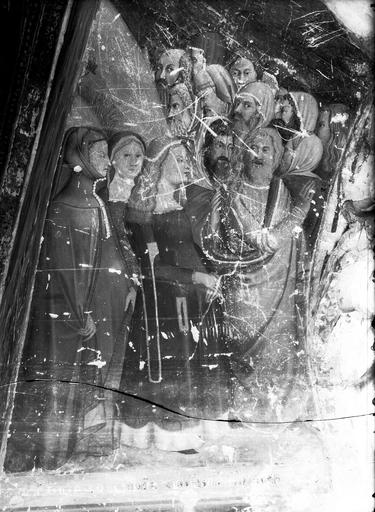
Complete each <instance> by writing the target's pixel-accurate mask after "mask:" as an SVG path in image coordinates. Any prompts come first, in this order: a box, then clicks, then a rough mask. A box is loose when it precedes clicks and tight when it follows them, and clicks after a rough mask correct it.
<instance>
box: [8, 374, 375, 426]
mask: <svg viewBox="0 0 375 512" xmlns="http://www.w3.org/2000/svg"><path fill="white" fill-rule="evenodd" d="M32 382H54V383H56V382H60V383H62V384H74V385H84V386H91V387H94V388H97V389H101V390H104V391H113V392H115V393H119V394H120V395H123V396H127V397H129V398H135V399H136V400H140V401H141V402H145V403H147V404H150V405H153V406H155V407H158V408H159V409H163V410H164V411H167V412H170V413H172V414H177V415H178V416H181V417H183V418H187V419H192V420H200V421H215V422H219V423H238V424H244V425H245V424H251V425H253V424H260V425H286V424H293V423H313V422H324V421H337V420H347V419H352V418H363V417H365V416H375V413H371V412H368V413H364V414H353V415H349V416H337V417H333V418H305V419H296V420H289V421H256V420H242V419H239V418H229V419H224V418H215V419H213V418H205V417H203V416H194V415H191V414H186V413H183V412H180V411H176V410H174V409H171V408H170V407H167V406H166V405H163V404H159V403H157V402H154V401H153V400H149V399H148V398H144V397H142V396H138V395H135V394H133V393H129V392H127V391H122V390H121V389H116V388H111V387H107V386H102V385H100V384H93V383H92V382H80V381H72V380H64V379H36V378H34V379H24V380H17V381H15V382H12V383H11V384H24V383H32Z"/></svg>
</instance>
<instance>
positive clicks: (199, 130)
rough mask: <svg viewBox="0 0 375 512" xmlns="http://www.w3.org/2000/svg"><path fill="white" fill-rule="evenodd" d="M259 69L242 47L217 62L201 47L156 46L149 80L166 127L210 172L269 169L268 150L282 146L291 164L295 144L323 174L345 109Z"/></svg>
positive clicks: (331, 166) (345, 122) (344, 128)
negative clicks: (157, 50)
mask: <svg viewBox="0 0 375 512" xmlns="http://www.w3.org/2000/svg"><path fill="white" fill-rule="evenodd" d="M259 75H260V74H259V73H257V71H256V69H255V66H254V64H253V62H252V61H251V60H250V59H249V58H248V57H247V56H246V55H236V56H235V58H234V59H233V60H232V61H231V62H230V63H229V64H228V65H227V66H224V65H223V64H216V63H210V64H208V63H207V62H206V56H205V51H204V49H203V48H198V47H194V46H190V47H188V48H187V49H186V50H184V49H168V50H165V51H163V52H162V53H161V54H160V55H159V57H158V59H157V62H156V71H155V81H156V85H157V88H158V90H159V94H160V97H161V100H162V102H164V105H165V108H166V116H167V121H168V125H169V130H170V135H171V136H175V137H186V138H190V139H191V140H193V141H194V145H195V148H196V149H197V148H198V152H197V151H195V156H197V161H198V165H199V162H200V161H201V162H203V163H204V166H203V167H204V171H205V172H206V174H208V175H209V177H210V178H211V179H212V178H213V177H214V174H215V176H216V177H219V176H223V174H224V175H225V174H226V171H229V170H230V171H231V172H232V173H234V174H237V175H238V174H239V173H241V171H245V172H246V170H247V171H248V172H250V167H252V169H253V171H254V170H256V173H257V174H259V171H260V169H261V168H262V167H263V170H264V172H268V171H269V170H270V169H271V170H272V171H274V170H275V168H276V167H279V166H280V163H281V160H280V162H278V165H275V162H270V156H269V155H270V154H271V153H272V154H273V149H274V148H275V147H277V148H279V147H281V146H282V147H284V148H285V151H284V153H286V157H285V158H286V160H287V162H284V164H283V167H284V168H288V169H289V171H290V169H291V167H290V166H291V165H292V162H290V161H289V162H288V160H290V159H291V158H293V157H295V152H296V151H297V152H298V151H299V152H302V153H303V155H302V160H303V161H304V163H305V164H306V163H307V165H306V168H307V169H308V172H312V171H316V172H317V174H318V175H321V176H320V177H321V178H322V179H323V180H328V181H329V179H330V177H331V176H332V174H333V173H334V170H335V166H336V164H337V162H338V160H339V158H340V156H341V154H342V151H343V148H344V145H345V141H346V138H347V134H348V128H349V121H350V112H349V109H348V108H347V107H346V106H345V105H342V104H337V103H335V104H331V105H328V106H322V105H320V106H319V105H318V102H317V100H316V99H315V97H314V96H313V94H311V93H308V92H304V91H297V90H296V91H292V90H287V89H286V88H284V87H282V85H279V83H278V80H277V78H276V76H275V75H274V74H271V73H269V72H267V71H263V72H262V73H261V76H259ZM202 137H203V139H204V140H202ZM307 141H308V142H307ZM220 148H221V149H220ZM298 148H299V149H298ZM202 150H203V151H204V152H205V155H203V157H202V158H200V156H201V155H200V152H201V151H202ZM276 153H277V154H279V153H280V151H276ZM273 156H275V155H273ZM297 156H298V155H297ZM322 156H323V158H322ZM305 157H306V158H305ZM215 158H216V161H215ZM306 159H307V160H308V162H306ZM299 160H300V159H299V158H297V161H299ZM228 162H229V164H228ZM320 162H321V164H320ZM271 163H272V165H271ZM249 164H251V165H250V167H249ZM215 167H216V171H215ZM318 167H319V168H318Z"/></svg>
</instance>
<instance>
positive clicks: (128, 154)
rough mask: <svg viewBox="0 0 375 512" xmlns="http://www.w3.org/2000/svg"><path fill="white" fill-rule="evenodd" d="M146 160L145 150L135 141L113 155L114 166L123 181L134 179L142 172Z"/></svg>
mask: <svg viewBox="0 0 375 512" xmlns="http://www.w3.org/2000/svg"><path fill="white" fill-rule="evenodd" d="M143 160H144V153H143V148H142V146H141V144H140V143H138V142H136V141H135V140H132V141H130V142H129V143H128V144H126V145H125V146H123V147H121V148H120V149H119V150H118V151H116V153H115V154H114V155H113V158H112V164H113V166H114V168H115V170H116V173H118V175H119V176H120V177H121V178H123V179H134V178H135V177H136V176H138V174H139V173H140V172H141V169H142V164H143Z"/></svg>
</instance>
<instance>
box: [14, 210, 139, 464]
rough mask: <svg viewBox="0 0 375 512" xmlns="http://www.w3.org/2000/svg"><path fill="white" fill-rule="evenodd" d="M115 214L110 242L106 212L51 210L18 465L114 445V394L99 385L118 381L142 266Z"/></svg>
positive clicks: (18, 427) (19, 415) (20, 405)
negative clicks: (130, 303)
mask: <svg viewBox="0 0 375 512" xmlns="http://www.w3.org/2000/svg"><path fill="white" fill-rule="evenodd" d="M111 210H112V211H108V210H107V213H108V216H109V219H110V221H112V222H110V224H112V229H111V236H109V238H106V230H105V229H104V219H103V213H102V211H101V209H100V208H99V207H86V208H85V207H77V206H72V205H70V204H68V203H63V202H59V201H54V202H52V204H51V206H50V208H49V212H48V214H47V219H46V223H45V229H44V234H43V245H42V249H41V256H40V260H39V265H38V269H37V275H36V283H35V291H34V295H33V300H32V306H31V314H30V323H29V327H28V331H27V336H26V342H25V349H24V353H23V357H22V364H21V372H20V377H19V379H20V381H21V383H20V384H19V386H18V388H17V391H18V393H17V398H16V402H15V412H14V420H13V429H14V430H13V436H14V438H15V444H17V448H19V449H21V450H22V451H23V453H22V454H21V456H22V457H24V461H23V463H22V464H24V467H23V468H22V465H21V469H30V466H31V467H33V465H34V464H36V465H37V466H42V467H44V468H46V469H54V468H56V467H58V466H59V465H61V464H63V463H64V462H65V461H66V460H67V459H68V458H69V456H71V455H72V454H74V455H79V454H81V456H83V457H84V458H85V457H87V456H90V455H101V454H107V453H108V452H109V451H110V450H112V449H113V447H114V445H113V443H114V439H113V437H112V434H113V419H114V399H113V394H112V393H111V392H110V391H104V390H102V389H100V387H96V386H113V385H114V384H115V383H116V382H118V383H119V380H120V375H121V371H122V366H123V360H121V359H118V354H119V353H121V351H122V352H124V350H123V349H124V345H125V343H126V339H127V334H128V331H129V326H130V320H131V313H132V312H131V310H129V309H128V310H127V311H125V301H126V297H127V295H128V292H129V288H130V286H134V283H133V282H132V281H131V277H134V275H135V274H137V268H138V267H137V262H136V259H135V257H134V254H133V253H132V252H131V249H130V247H129V245H128V243H127V240H126V237H125V236H121V233H118V231H116V230H115V229H114V225H113V221H115V223H117V225H118V226H119V225H121V212H120V213H119V211H118V207H113V205H112V206H111ZM123 231H124V229H123ZM25 379H27V380H29V381H33V380H34V379H37V381H36V382H31V383H26V384H22V381H24V380H25ZM38 379H41V380H42V381H41V382H39V381H38ZM117 385H118V384H117ZM22 424H24V425H26V426H27V430H28V432H24V433H23V432H22V428H23V427H22ZM10 441H12V439H10ZM10 453H11V455H12V457H14V456H15V453H14V451H12V450H10ZM8 462H9V461H8ZM14 463H15V464H16V462H14ZM11 464H12V461H11ZM25 466H27V467H25ZM19 469H20V468H18V470H19Z"/></svg>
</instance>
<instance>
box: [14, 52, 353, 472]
mask: <svg viewBox="0 0 375 512" xmlns="http://www.w3.org/2000/svg"><path fill="white" fill-rule="evenodd" d="M155 84H156V87H157V89H158V91H159V94H160V99H161V100H160V101H161V103H162V104H163V105H164V108H165V113H166V119H167V124H168V130H167V133H164V134H161V135H160V137H158V138H156V139H154V140H151V141H145V140H144V139H143V137H142V136H141V135H140V134H139V133H138V132H137V131H136V130H135V131H121V132H112V133H108V131H103V130H101V129H100V128H94V127H84V126H80V127H73V128H70V129H69V130H68V132H67V133H66V136H65V141H64V144H63V148H62V152H61V158H60V164H59V167H58V169H57V172H56V178H55V182H54V186H53V192H52V196H51V200H50V205H49V210H48V213H47V218H46V222H45V228H44V235H43V242H42V246H41V255H40V260H39V265H38V269H37V274H36V282H35V290H34V295H33V300H32V305H31V313H30V322H29V327H28V332H27V335H26V341H25V347H24V352H23V356H22V362H21V369H20V376H19V381H20V383H19V385H18V393H17V398H16V403H15V410H14V420H13V426H12V429H11V435H10V439H9V442H10V443H12V441H13V439H14V440H15V441H14V444H15V446H16V447H17V450H18V451H19V452H20V458H21V459H22V461H23V462H22V463H23V465H24V468H25V469H30V468H32V467H34V466H37V467H43V468H50V469H54V468H57V467H59V466H61V465H63V464H64V463H66V462H67V461H68V460H76V459H74V458H77V457H78V458H79V457H88V456H98V455H106V454H108V453H110V452H111V450H114V449H116V447H117V448H118V446H122V447H125V448H126V447H132V448H133V449H138V450H149V449H158V450H170V451H176V452H181V453H185V454H189V453H194V452H196V451H197V450H199V449H200V447H202V445H204V443H206V442H207V441H209V439H210V436H211V435H213V431H214V430H216V429H217V428H219V429H220V431H221V432H223V431H224V429H229V430H231V425H233V424H234V425H237V423H233V420H234V421H241V420H242V421H252V420H256V421H262V420H278V419H283V417H284V416H283V415H284V414H285V411H289V413H290V415H293V414H294V413H295V414H296V415H297V416H298V412H295V411H298V407H299V406H300V405H301V404H302V403H303V402H304V401H306V397H307V396H308V391H307V387H308V383H307V381H308V379H307V378H306V375H307V369H306V364H307V363H306V350H305V345H304V322H303V318H304V310H305V292H304V290H305V283H306V269H307V268H308V265H307V260H308V259H309V257H310V252H309V251H310V248H309V245H308V244H306V240H305V239H306V236H305V235H306V234H307V235H309V237H310V241H311V240H313V239H314V236H315V235H314V233H315V231H316V227H317V222H318V220H319V214H320V213H321V211H322V208H323V207H324V199H325V194H326V190H327V186H328V184H329V181H330V178H331V176H332V174H333V173H334V171H335V169H336V166H337V163H338V161H339V158H340V155H341V152H342V150H343V148H344V145H345V141H346V136H347V131H348V123H349V111H348V109H347V107H346V106H344V105H341V104H333V105H328V106H322V105H320V106H319V104H318V101H317V100H316V99H315V98H314V96H313V95H312V94H310V93H308V92H305V91H293V90H287V89H285V88H283V87H282V84H278V81H277V79H276V77H275V76H274V75H272V74H270V73H267V72H264V73H263V75H262V76H261V77H259V76H258V75H257V73H256V71H255V69H254V65H253V63H252V62H251V61H250V60H249V59H248V58H246V57H245V56H243V55H242V56H240V55H237V56H236V58H235V60H234V61H233V62H231V63H230V65H228V66H227V67H224V66H223V65H221V64H207V63H206V59H205V53H204V51H203V50H202V49H200V48H195V47H189V48H188V49H186V50H181V49H169V50H166V51H164V52H163V53H162V54H161V55H160V57H159V59H158V65H157V69H156V70H155ZM306 217H310V223H309V225H308V227H306ZM304 222H305V224H304ZM290 415H289V416H288V418H291V416H290ZM20 418H21V420H20ZM217 419H221V420H226V419H227V420H229V421H228V423H226V422H225V421H222V422H217V421H212V420H217ZM292 419H293V418H292ZM231 422H232V423H231ZM232 430H233V429H232ZM14 453H15V451H12V457H13V460H15V459H14V457H15V455H14ZM11 466H12V463H11V462H10V461H8V467H10V468H11Z"/></svg>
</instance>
